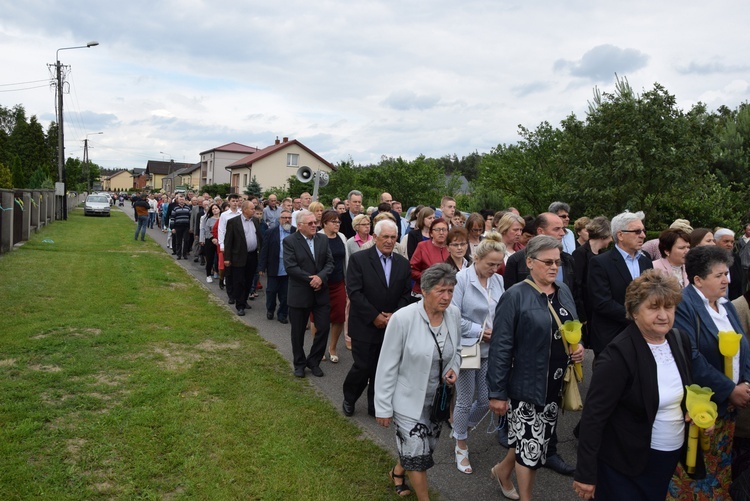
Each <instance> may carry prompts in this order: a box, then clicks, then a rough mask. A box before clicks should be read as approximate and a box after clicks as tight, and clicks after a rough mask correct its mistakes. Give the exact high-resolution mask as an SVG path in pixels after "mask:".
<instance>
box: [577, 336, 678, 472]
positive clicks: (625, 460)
mask: <svg viewBox="0 0 750 501" xmlns="http://www.w3.org/2000/svg"><path fill="white" fill-rule="evenodd" d="M677 335H679V336H681V342H682V349H680V343H678V342H677V337H676V336H677ZM667 342H668V343H669V348H670V349H671V350H672V356H673V357H674V360H675V363H676V365H677V370H678V371H679V373H680V377H681V378H682V385H683V386H685V385H690V384H691V383H692V379H691V369H690V360H689V357H690V341H689V339H688V336H687V335H685V333H684V332H679V333H676V332H675V330H674V329H673V330H671V331H670V332H668V333H667ZM684 401H685V400H684V397H683V408H684ZM658 409H659V385H658V379H657V373H656V361H655V360H654V356H653V355H652V354H651V349H650V348H649V347H648V344H647V343H646V340H645V339H644V338H643V335H642V334H641V331H640V330H639V329H638V327H637V326H636V325H635V324H631V325H630V326H628V327H626V328H625V330H624V331H623V332H622V333H621V334H619V335H618V336H617V337H616V338H615V339H614V340H613V341H612V342H611V343H609V345H607V347H606V348H605V349H604V351H602V352H601V354H600V355H599V356H598V357H597V358H596V362H594V375H593V376H592V377H591V386H590V388H589V391H588V393H587V394H586V405H585V406H584V408H583V414H582V415H581V434H580V437H579V439H578V465H577V466H576V472H575V477H574V478H575V480H577V481H579V482H582V483H585V484H596V478H597V460H601V461H604V462H605V463H606V464H608V465H609V466H611V467H612V468H614V469H615V470H617V471H619V472H620V473H623V474H625V475H628V476H635V475H639V474H641V473H643V471H644V469H645V468H646V466H647V464H648V457H649V452H650V449H651V430H652V427H653V424H654V418H655V417H656V412H657V410H658Z"/></svg>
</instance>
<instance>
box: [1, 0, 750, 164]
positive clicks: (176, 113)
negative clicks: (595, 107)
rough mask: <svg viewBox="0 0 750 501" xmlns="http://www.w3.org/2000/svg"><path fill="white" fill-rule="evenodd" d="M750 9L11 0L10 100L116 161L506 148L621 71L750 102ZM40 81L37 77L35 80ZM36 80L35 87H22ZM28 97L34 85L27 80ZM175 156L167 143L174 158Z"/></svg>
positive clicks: (6, 68)
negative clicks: (290, 148) (285, 144)
mask: <svg viewBox="0 0 750 501" xmlns="http://www.w3.org/2000/svg"><path fill="white" fill-rule="evenodd" d="M748 13H750V3H748V2H747V1H743V2H741V1H716V2H691V1H684V0H683V1H673V0H662V1H654V0H650V1H642V0H634V1H630V2H590V1H578V0H573V1H564V2H559V1H554V2H553V1H548V0H545V1H537V2H528V1H515V0H514V1H503V0H492V1H489V0H487V1H485V0H463V1H461V2H457V1H452V2H449V1H446V0H432V1H429V2H426V1H418V2H417V1H407V0H401V1H383V0H381V1H356V0H355V1H351V0H350V1H347V2H343V1H337V0H328V1H326V0H322V1H312V2H311V1H309V0H305V1H289V2H283V1H265V2H258V1H248V2H242V1H234V2H227V1H224V0H212V1H210V2H209V1H201V0H179V1H177V0H174V1H159V0H151V1H143V0H126V1H118V2H111V1H98V2H94V1H81V0H78V1H76V0H67V1H64V2H63V1H61V0H57V1H53V0H24V1H22V2H21V1H18V0H0V62H1V63H2V65H1V66H0V67H2V71H0V104H1V105H3V106H6V107H11V106H14V105H16V104H22V105H23V106H24V107H25V108H26V111H27V114H28V115H36V116H37V118H38V119H39V120H40V121H41V122H42V123H43V124H44V126H45V128H46V126H47V125H48V124H49V122H50V121H51V120H54V117H55V106H54V99H55V98H54V90H53V89H52V88H50V87H49V85H48V83H47V82H46V80H48V79H49V78H50V76H51V75H52V73H51V72H50V70H49V69H48V68H47V64H48V63H54V61H55V51H56V50H57V49H58V48H61V47H69V46H76V45H85V44H86V43H87V42H89V41H91V40H96V41H98V42H99V43H100V45H99V46H98V47H94V48H90V49H78V50H66V51H61V52H60V61H61V62H62V63H63V64H65V65H70V67H71V71H70V73H69V75H68V79H67V80H68V82H69V84H70V85H69V90H70V93H69V94H66V95H65V105H64V109H65V133H66V136H65V138H66V141H65V145H66V154H67V155H68V156H78V157H81V158H82V156H83V141H82V140H83V139H84V138H85V137H86V134H88V133H93V132H99V131H102V132H104V134H103V135H93V136H89V144H90V147H91V149H90V152H89V154H90V157H91V160H92V161H93V162H96V163H98V164H99V165H101V166H103V167H107V168H114V167H120V168H128V169H131V168H133V167H145V165H146V161H147V160H149V159H162V158H164V159H168V158H174V159H175V161H180V162H182V161H185V162H197V161H198V160H199V155H198V154H199V153H200V152H201V151H204V150H208V149H211V148H214V147H216V146H220V145H222V144H225V143H228V142H232V141H236V142H238V143H242V144H246V145H249V146H255V147H261V148H262V147H265V146H268V145H269V144H272V143H273V141H274V139H275V138H276V137H277V136H278V137H280V138H281V137H283V136H288V137H289V138H292V139H298V140H300V141H301V142H302V143H304V144H305V145H307V146H308V147H310V148H311V149H313V150H314V151H316V152H317V153H319V154H321V155H322V156H323V157H324V158H326V159H327V160H329V161H330V162H333V163H336V162H338V161H340V160H346V159H348V158H349V157H351V158H352V159H353V160H354V162H355V163H370V162H377V161H378V160H379V159H380V157H381V156H382V155H387V156H399V155H400V156H402V157H404V158H407V159H412V158H414V157H415V156H417V155H419V154H424V155H426V156H432V157H440V156H443V155H447V154H453V153H455V154H457V155H458V156H459V157H460V156H464V155H468V154H469V153H472V152H473V151H478V152H480V153H484V152H488V151H490V149H491V148H493V147H494V146H497V145H498V144H499V143H512V142H515V141H517V139H518V134H517V127H518V125H519V124H522V125H524V126H526V127H530V128H534V127H536V126H537V125H538V124H539V123H540V122H542V121H545V120H546V121H549V122H550V123H552V124H553V125H555V126H557V125H559V122H560V121H561V120H562V119H563V118H565V117H566V116H567V115H569V114H570V113H575V114H576V115H578V117H579V118H583V117H584V116H585V115H584V114H585V110H586V108H587V101H588V100H590V99H591V97H592V90H593V88H594V86H598V87H599V88H600V89H601V90H603V91H612V90H613V88H614V75H615V73H617V74H618V75H620V76H626V77H627V78H628V80H629V81H630V84H631V86H632V87H633V88H634V89H635V90H636V91H638V92H641V91H642V90H644V89H646V90H648V89H651V88H652V87H653V84H654V83H655V82H659V83H660V84H662V85H664V86H665V87H666V89H667V90H668V91H669V92H670V93H672V94H675V95H676V97H677V103H678V105H679V106H680V107H682V108H683V109H689V108H690V107H691V106H692V105H693V104H694V103H696V102H698V101H702V102H704V103H706V104H707V105H708V107H709V109H711V110H713V109H716V108H717V107H718V106H720V105H722V104H724V105H727V106H729V107H730V108H734V107H736V106H737V105H738V104H740V103H741V102H743V101H745V100H747V99H748V82H750V62H749V61H748V57H747V49H748V47H749V46H750V43H748V42H749V41H750V40H749V39H750V36H749V35H748V33H750V30H748V28H747V21H748ZM24 82H29V83H24ZM11 84H18V85H11ZM20 89H23V90H20ZM160 152H165V154H161V153H160Z"/></svg>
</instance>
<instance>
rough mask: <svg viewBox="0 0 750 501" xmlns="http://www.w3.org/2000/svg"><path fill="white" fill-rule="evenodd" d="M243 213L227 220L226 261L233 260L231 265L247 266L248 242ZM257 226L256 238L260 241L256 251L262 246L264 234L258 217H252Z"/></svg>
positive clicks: (254, 224)
mask: <svg viewBox="0 0 750 501" xmlns="http://www.w3.org/2000/svg"><path fill="white" fill-rule="evenodd" d="M244 217H245V216H243V215H242V214H240V215H239V216H237V217H233V218H232V219H230V220H229V221H227V233H226V235H225V236H224V261H231V263H232V264H231V266H245V264H247V242H246V241H245V229H244V228H243V227H242V218H244ZM250 220H251V221H252V224H253V226H255V238H256V239H257V241H258V247H257V248H256V249H255V250H256V252H257V251H258V250H259V249H260V248H261V246H262V243H263V235H262V234H261V232H260V224H259V223H258V219H257V218H254V217H253V218H250Z"/></svg>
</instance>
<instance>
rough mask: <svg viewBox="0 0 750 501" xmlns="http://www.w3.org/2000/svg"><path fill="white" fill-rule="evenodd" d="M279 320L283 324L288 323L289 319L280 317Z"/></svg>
mask: <svg viewBox="0 0 750 501" xmlns="http://www.w3.org/2000/svg"><path fill="white" fill-rule="evenodd" d="M279 322H281V323H282V324H288V323H289V320H287V319H286V318H280V319H279Z"/></svg>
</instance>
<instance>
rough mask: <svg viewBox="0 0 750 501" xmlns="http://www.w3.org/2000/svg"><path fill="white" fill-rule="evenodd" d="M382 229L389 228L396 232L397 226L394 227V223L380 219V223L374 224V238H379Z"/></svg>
mask: <svg viewBox="0 0 750 501" xmlns="http://www.w3.org/2000/svg"><path fill="white" fill-rule="evenodd" d="M384 228H390V229H392V230H394V231H396V232H398V226H396V223H394V222H393V221H391V220H390V219H387V218H386V219H381V220H380V221H378V222H377V223H375V229H374V230H373V233H375V236H376V237H379V236H380V234H381V233H382V232H383V229H384Z"/></svg>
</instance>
